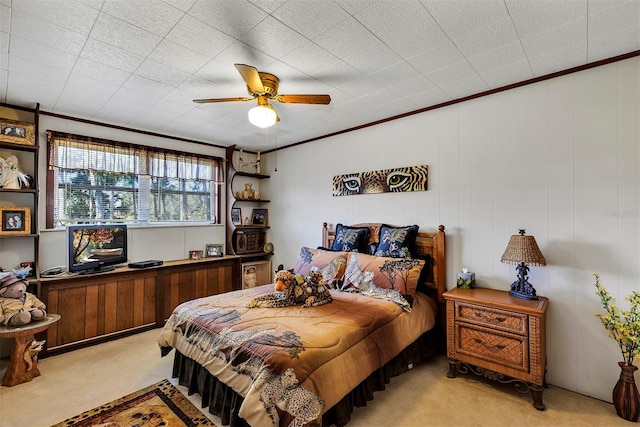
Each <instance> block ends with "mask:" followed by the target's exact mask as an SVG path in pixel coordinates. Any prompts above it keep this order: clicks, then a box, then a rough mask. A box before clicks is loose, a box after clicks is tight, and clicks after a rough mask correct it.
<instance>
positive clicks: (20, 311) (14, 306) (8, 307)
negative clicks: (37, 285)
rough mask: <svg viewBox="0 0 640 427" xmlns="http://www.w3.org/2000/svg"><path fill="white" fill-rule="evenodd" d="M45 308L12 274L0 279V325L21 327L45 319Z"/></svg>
mask: <svg viewBox="0 0 640 427" xmlns="http://www.w3.org/2000/svg"><path fill="white" fill-rule="evenodd" d="M45 308H46V306H45V305H44V303H43V302H42V301H40V300H39V299H38V298H37V297H36V296H35V295H33V294H31V293H29V292H27V282H26V281H24V280H22V279H19V278H17V277H16V276H15V275H14V274H13V273H8V274H6V275H4V276H2V277H0V325H9V326H23V325H26V324H29V323H31V321H32V320H33V321H35V320H42V319H44V318H45V317H47V312H46V311H45Z"/></svg>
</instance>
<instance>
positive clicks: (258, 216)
mask: <svg viewBox="0 0 640 427" xmlns="http://www.w3.org/2000/svg"><path fill="white" fill-rule="evenodd" d="M251 225H267V210H266V209H254V210H253V213H252V214H251Z"/></svg>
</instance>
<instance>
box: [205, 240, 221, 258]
mask: <svg viewBox="0 0 640 427" xmlns="http://www.w3.org/2000/svg"><path fill="white" fill-rule="evenodd" d="M204 253H205V256H206V257H207V258H210V257H216V256H223V255H224V254H223V253H222V245H221V244H219V243H211V244H208V245H207V246H206V249H205V251H204Z"/></svg>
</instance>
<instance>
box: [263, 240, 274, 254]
mask: <svg viewBox="0 0 640 427" xmlns="http://www.w3.org/2000/svg"><path fill="white" fill-rule="evenodd" d="M262 250H263V251H264V253H265V254H270V253H272V252H273V243H271V242H267V243H265V244H264V246H263V247H262Z"/></svg>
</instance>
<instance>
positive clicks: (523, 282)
mask: <svg viewBox="0 0 640 427" xmlns="http://www.w3.org/2000/svg"><path fill="white" fill-rule="evenodd" d="M524 233H525V230H524V229H520V234H518V235H513V236H511V239H509V244H508V245H507V249H505V251H504V253H503V254H502V258H501V259H500V261H501V262H504V263H507V264H518V266H517V267H516V271H517V272H518V280H516V281H515V282H513V283H512V284H511V290H510V291H509V295H513V296H514V297H518V298H524V299H538V296H537V295H536V290H535V289H534V287H533V286H532V285H531V284H530V283H529V278H528V277H527V272H528V271H529V267H528V266H527V264H529V265H536V266H545V265H547V260H546V259H544V256H543V255H542V252H540V248H538V244H537V243H536V239H535V237H533V236H525V234H524Z"/></svg>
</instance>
